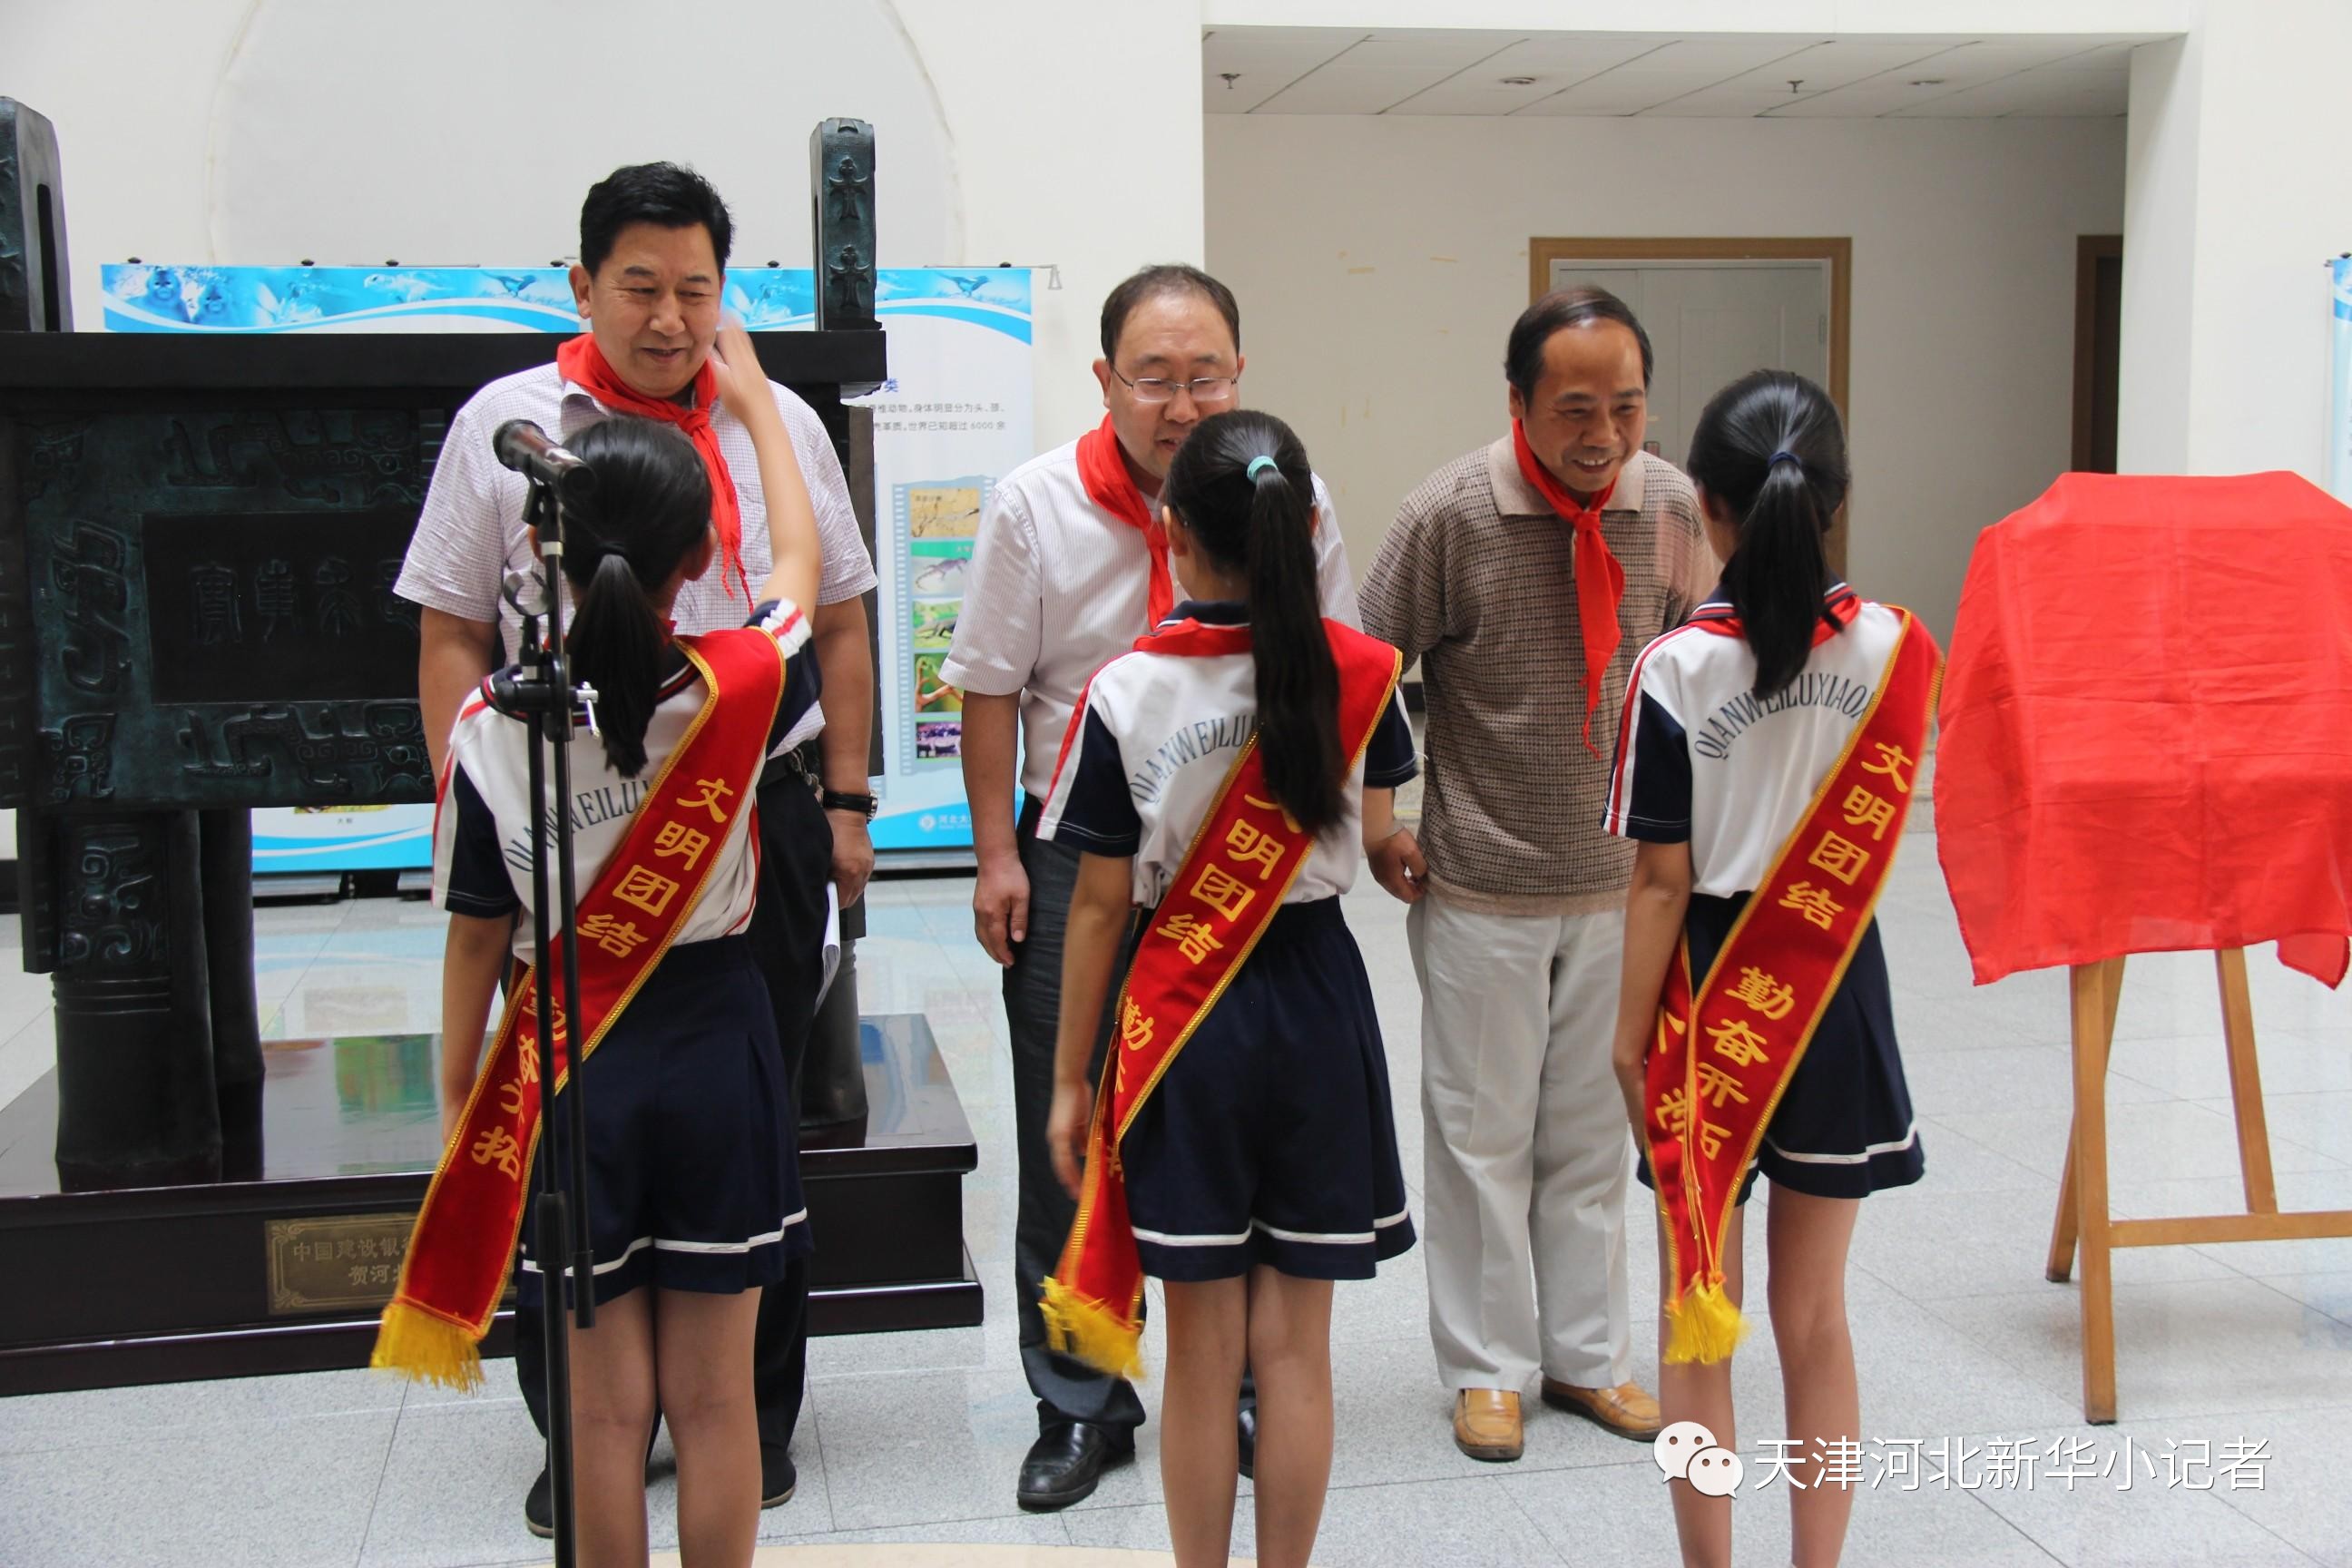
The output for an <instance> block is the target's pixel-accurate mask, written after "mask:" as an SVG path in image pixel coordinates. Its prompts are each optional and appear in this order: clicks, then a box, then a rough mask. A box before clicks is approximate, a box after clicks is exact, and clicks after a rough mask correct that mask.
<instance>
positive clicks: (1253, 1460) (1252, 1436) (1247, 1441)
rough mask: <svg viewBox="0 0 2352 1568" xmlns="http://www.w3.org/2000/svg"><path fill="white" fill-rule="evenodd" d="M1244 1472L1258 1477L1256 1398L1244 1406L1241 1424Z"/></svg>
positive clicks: (1252, 1477) (1240, 1433)
mask: <svg viewBox="0 0 2352 1568" xmlns="http://www.w3.org/2000/svg"><path fill="white" fill-rule="evenodd" d="M1239 1436H1240V1438H1241V1455H1242V1474H1243V1475H1244V1476H1247V1477H1248V1478H1249V1479H1251V1480H1255V1479H1257V1404H1256V1402H1255V1400H1253V1401H1252V1402H1250V1403H1249V1404H1247V1405H1243V1406H1242V1414H1241V1426H1240V1432H1239Z"/></svg>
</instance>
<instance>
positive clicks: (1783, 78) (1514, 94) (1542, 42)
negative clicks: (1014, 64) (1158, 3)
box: [1201, 27, 2147, 119]
mask: <svg viewBox="0 0 2352 1568" xmlns="http://www.w3.org/2000/svg"><path fill="white" fill-rule="evenodd" d="M2143 42H2147V38H2146V37H2140V36H2137V35H2127V34H2105V35H2066V36H2037V37H2019V36H2015V35H2011V36H2009V37H1973V38H1972V37H1965V36H1963V37H1928V36H1924V35H1923V36H1917V37H1913V36H1909V35H1906V36H1903V37H1889V36H1886V35H1883V34H1881V35H1868V34H1854V35H1848V36H1844V37H1836V38H1829V39H1824V38H1822V37H1819V36H1817V35H1816V36H1811V37H1808V36H1806V35H1802V34H1781V35H1756V36H1738V35H1707V36H1704V37H1670V36H1660V35H1643V34H1625V33H1588V34H1579V33H1546V34H1535V35H1513V34H1510V33H1507V32H1503V31H1499V30H1465V29H1460V28H1425V29H1415V30H1402V31H1398V30H1390V31H1372V32H1366V31H1362V30H1360V29H1350V28H1341V27H1226V28H1220V29H1217V30H1215V31H1213V32H1211V33H1209V34H1207V35H1205V36H1204V37H1203V38H1202V47H1201V58H1202V81H1201V91H1202V107H1203V109H1204V110H1206V111H1208V112H1210V113H1213V114H1239V113H1251V112H1256V113H1267V114H1383V113H1396V114H1412V115H1482V116H1493V115H1504V114H1516V115H1529V116H1539V117H1549V118H1557V117H1565V116H1574V115H1632V114H1643V113H1647V114H1650V115H1652V116H1653V117H1661V118H1671V117H1695V116H1723V115H1763V116H1767V117H1770V118H1775V119H1832V118H1869V117H1874V116H1899V117H1901V118H1905V119H1959V118H1984V119H1993V118H2000V117H2003V116H2010V115H2029V114H2030V115H2105V114H2116V113H2121V112H2123V111H2124V108H2125V106H2126V100H2128V97H2129V91H2130V69H2131V51H2132V49H2133V48H2134V47H2136V46H2137V44H2140V43H2143ZM1227 72H1231V73H1233V74H1234V80H1233V82H1232V83H1231V84H1230V85H1229V84H1228V83H1227V82H1226V81H1225V80H1224V79H1223V73H1227ZM1521 77H1526V78H1531V80H1528V81H1516V80H1506V79H1512V78H1521ZM1791 80H1795V81H1797V82H1799V83H1801V89H1800V90H1799V91H1797V92H1794V93H1792V92H1790V90H1789V88H1788V83H1789V82H1790V81H1791ZM1915 83H1918V84H1925V85H1914V84H1915Z"/></svg>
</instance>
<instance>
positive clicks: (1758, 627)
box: [1607, 371, 1938, 1568]
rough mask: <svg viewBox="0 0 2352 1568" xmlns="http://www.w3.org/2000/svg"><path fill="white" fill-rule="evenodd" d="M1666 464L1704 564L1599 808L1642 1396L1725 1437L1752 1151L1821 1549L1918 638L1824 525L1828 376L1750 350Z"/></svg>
mask: <svg viewBox="0 0 2352 1568" xmlns="http://www.w3.org/2000/svg"><path fill="white" fill-rule="evenodd" d="M1686 467H1687V468H1688V470H1689V473H1690V477H1691V479H1692V482H1693V484H1694V486H1695V487H1696V490H1697V494H1698V499H1699V502H1700V505H1701V507H1702V509H1703V510H1704V511H1705V513H1706V526H1707V531H1708V534H1709V537H1710V541H1711V542H1712V543H1713V544H1714V546H1715V550H1716V552H1717V554H1718V555H1719V556H1721V557H1723V558H1724V559H1725V563H1726V564H1725V566H1724V570H1723V581H1722V585H1721V587H1720V588H1719V589H1718V590H1717V592H1716V593H1715V595H1712V596H1711V597H1710V598H1709V600H1708V601H1707V602H1706V604H1704V605H1701V606H1700V607H1699V608H1698V610H1697V611H1696V612H1695V613H1694V615H1693V616H1692V618H1691V620H1690V621H1689V622H1688V623H1687V624H1685V626H1682V627H1680V628H1679V629H1677V630H1675V631H1672V632H1669V633H1667V634H1666V635H1665V636H1664V637H1660V638H1659V639H1658V640H1657V641H1655V642H1654V643H1652V644H1651V645H1650V646H1649V647H1648V648H1647V649H1646V650H1644V651H1643V654H1642V656H1641V658H1639V659H1638V660H1636V661H1635V663H1634V666H1633V678H1632V681H1631V684H1630V689H1629V690H1628V691H1627V693H1626V696H1625V706H1624V710H1623V715H1622V727H1621V731H1620V734H1619V737H1618V743H1617V763H1616V771H1615V773H1614V775H1613V777H1612V783H1611V788H1610V795H1609V806H1608V820H1607V826H1609V828H1610V829H1611V830H1612V831H1613V832H1616V833H1618V834H1621V835H1622V836H1624V837H1629V838H1633V839H1636V840H1638V841H1639V848H1638V850H1637V851H1636V858H1635V860H1634V866H1633V889H1632V891H1631V893H1630V894H1629V903H1628V907H1627V912H1626V922H1625V956H1624V970H1623V985H1622V992H1621V1000H1620V1005H1619V1014H1618V1024H1617V1033H1616V1047H1615V1066H1616V1069H1617V1075H1618V1080H1619V1083H1620V1085H1621V1087H1622V1089H1623V1092H1624V1096H1625V1110H1626V1114H1627V1116H1628V1118H1629V1119H1630V1120H1631V1121H1632V1124H1633V1131H1634V1138H1635V1142H1636V1144H1637V1145H1638V1146H1639V1147H1640V1148H1641V1150H1642V1152H1643V1165H1642V1179H1643V1183H1644V1184H1647V1185H1649V1186H1651V1187H1652V1188H1653V1189H1654V1190H1655V1191H1656V1192H1657V1194H1658V1198H1659V1216H1660V1217H1659V1226H1660V1241H1661V1246H1660V1248H1659V1251H1660V1258H1661V1264H1662V1274H1663V1278H1662V1280H1661V1294H1660V1300H1661V1301H1662V1303H1663V1310H1662V1312H1661V1321H1660V1328H1659V1339H1660V1345H1659V1349H1660V1359H1661V1361H1662V1362H1663V1363H1664V1365H1663V1367H1662V1369H1661V1375H1660V1380H1659V1389H1658V1393H1659V1396H1660V1403H1661V1405H1663V1407H1664V1419H1665V1421H1666V1422H1667V1423H1668V1430H1670V1431H1671V1430H1672V1429H1673V1426H1674V1424H1675V1423H1680V1422H1694V1421H1695V1422H1697V1423H1699V1424H1701V1425H1702V1426H1705V1427H1706V1430H1707V1432H1708V1433H1709V1434H1710V1441H1712V1442H1713V1443H1714V1444H1715V1445H1716V1446H1717V1447H1722V1448H1724V1449H1727V1450H1728V1451H1730V1452H1733V1453H1737V1452H1738V1449H1739V1444H1738V1434H1737V1432H1736V1430H1735V1426H1734V1419H1733V1409H1732V1399H1731V1367H1730V1360H1731V1354H1732V1351H1733V1348H1734V1346H1735V1345H1736V1344H1737V1343H1738V1340H1739V1338H1740V1333H1741V1327H1742V1324H1741V1318H1740V1300H1741V1293H1742V1268H1741V1256H1740V1253H1741V1242H1742V1234H1743V1233H1742V1227H1741V1224H1740V1214H1741V1209H1740V1207H1739V1205H1742V1204H1744V1203H1745V1202H1746V1200H1747V1197H1748V1192H1749V1190H1750V1189H1751V1188H1752V1187H1753V1185H1754V1184H1755V1179H1756V1176H1757V1174H1758V1173H1759V1172H1760V1173H1762V1174H1764V1175H1767V1176H1769V1177H1770V1178H1771V1180H1772V1183H1773V1187H1774V1191H1773V1194H1772V1204H1771V1208H1770V1212H1769V1229H1770V1231H1771V1238H1770V1246H1771V1257H1772V1269H1771V1275H1770V1278H1769V1281H1768V1288H1769V1293H1770V1297H1771V1319H1772V1336H1773V1340H1774V1342H1775V1343H1776V1345H1777V1347H1778V1349H1779V1352H1780V1366H1781V1373H1782V1377H1783V1381H1784V1390H1783V1393H1784V1402H1785V1413H1786V1420H1785V1425H1784V1426H1782V1427H1781V1429H1782V1430H1784V1431H1788V1432H1790V1433H1800V1434H1802V1435H1804V1436H1805V1437H1806V1438H1807V1439H1808V1440H1809V1444H1810V1447H1811V1448H1812V1449H1813V1450H1814V1458H1813V1459H1812V1460H1811V1461H1810V1462H1806V1463H1800V1464H1798V1465H1797V1466H1795V1467H1794V1469H1793V1472H1792V1476H1791V1479H1792V1482H1795V1483H1798V1484H1799V1485H1801V1488H1802V1489H1798V1488H1797V1486H1792V1487H1791V1489H1790V1520H1791V1528H1792V1534H1793V1542H1792V1550H1791V1558H1792V1560H1793V1561H1794V1562H1796V1563H1801V1564H1803V1565H1804V1568H1825V1565H1827V1564H1831V1563H1835V1562H1836V1561H1837V1560H1838V1554H1839V1552H1840V1551H1841V1549H1842V1548H1843V1542H1844V1539H1845V1532H1846V1525H1847V1521H1848V1520H1849V1518H1850V1516H1851V1513H1852V1510H1853V1499H1854V1491H1853V1489H1851V1488H1848V1487H1844V1486H1841V1485H1838V1484H1836V1483H1835V1482H1834V1480H1824V1479H1823V1478H1822V1476H1821V1475H1820V1474H1819V1473H1818V1472H1819V1471H1820V1469H1821V1468H1822V1467H1821V1464H1820V1459H1819V1457H1820V1454H1821V1453H1823V1452H1829V1451H1833V1450H1832V1447H1831V1446H1832V1445H1833V1444H1835V1443H1836V1442H1838V1441H1840V1440H1850V1441H1853V1442H1857V1443H1858V1442H1860V1441H1861V1438H1862V1425H1861V1402H1860V1395H1859V1393H1858V1391H1857V1388H1856V1384H1855V1375H1854V1361H1853V1339H1852V1337H1851V1335H1850V1334H1849V1332H1848V1330H1847V1327H1846V1310H1845V1293H1844V1289H1845V1264H1846V1251H1847V1247H1848V1243H1849V1242H1850V1241H1851V1239H1852V1237H1853V1226H1854V1222H1855V1219H1856V1217H1857V1215H1858V1213H1859V1210H1860V1208H1861V1203H1860V1200H1861V1199H1862V1198H1864V1197H1865V1196H1867V1195H1869V1194H1871V1193H1874V1192H1876V1191H1879V1190H1880V1189H1882V1188H1886V1187H1896V1186H1902V1185H1905V1184H1909V1183H1912V1182H1916V1181H1917V1180H1918V1179H1919V1177H1920V1175H1921V1173H1922V1171H1923V1169H1924V1162H1923V1156H1922V1153H1921V1150H1920V1145H1919V1133H1918V1129H1917V1127H1916V1124H1915V1123H1914V1121H1913V1120H1912V1113H1911V1097H1910V1092H1909V1090H1908V1089H1907V1088H1906V1084H1905V1081H1904V1075H1903V1061H1902V1057H1901V1055H1900V1053H1899V1052H1898V1051H1897V1049H1896V1047H1895V1020H1894V1006H1893V999H1892V995H1891V994H1890V992H1889V989H1888V985H1887V976H1886V958H1885V952H1884V950H1883V949H1882V948H1881V946H1880V944H1879V936H1878V927H1877V923H1876V921H1875V920H1874V917H1873V915H1872V912H1871V910H1872V905H1873V904H1874V901H1875V900H1876V897H1877V893H1878V890H1879V889H1880V888H1881V887H1883V886H1884V883H1885V875H1886V870H1887V867H1888V864H1889V863H1890V862H1891V861H1892V859H1893V858H1894V856H1895V849H1896V847H1897V846H1898V844H1899V843H1900V842H1901V836H1902V830H1903V823H1904V820H1905V816H1906V813H1907V811H1908V809H1909V805H1910V802H1911V799H1912V795H1913V790H1914V787H1915V784H1916V776H1917V774H1916V770H1917V767H1918V763H1919V759H1920V756H1921V754H1922V752H1924V750H1925V743H1926V731H1927V713H1928V710H1929V709H1930V708H1931V707H1932V705H1933V702H1934V693H1935V682H1936V671H1937V659H1938V656H1937V651H1936V646H1935V642H1934V639H1933V638H1932V637H1929V636H1928V635H1927V632H1926V631H1925V630H1924V629H1923V628H1921V627H1920V626H1918V624H1917V622H1916V620H1914V619H1913V618H1912V616H1910V614H1909V613H1908V612H1907V611H1905V610H1901V609H1898V608H1895V607H1893V606H1891V605H1880V604H1874V603H1873V602H1871V601H1869V600H1866V599H1864V598H1862V597H1861V596H1860V595H1857V594H1855V593H1854V591H1853V589H1852V588H1849V587H1848V586H1846V585H1845V584H1843V583H1842V582H1840V581H1839V580H1838V578H1837V575H1836V574H1835V573H1833V572H1832V571H1831V569H1830V565H1829V559H1828V555H1827V552H1826V550H1825V548H1824V541H1825V539H1826V536H1827V534H1828V532H1829V529H1830V524H1831V521H1832V518H1834V517H1835V515H1836V513H1837V510H1838V508H1839V507H1840V506H1841V505H1843V502H1844V500H1845V497H1846V489H1847V484H1848V471H1847V467H1846V450H1845V432H1844V429H1843V426H1842V425H1841V423H1840V421H1839V418H1838V412H1837V408H1836V406H1835V405H1833V404H1832V403H1831V401H1830V399H1829V395H1828V394H1826V393H1824V392H1823V391H1822V389H1821V388H1820V387H1819V386H1817V385H1815V384H1813V383H1811V382H1810V381H1807V380H1806V379H1804V378H1803V377H1802V376H1799V375H1793V374H1789V373H1787V372H1784V371H1758V372H1755V373H1753V374H1749V375H1747V376H1744V377H1742V378H1741V379H1740V380H1738V381H1737V382H1734V383H1733V384H1731V385H1729V386H1727V387H1726V388H1725V389H1724V390H1723V391H1722V392H1720V393H1718V394H1717V395H1716V396H1715V398H1714V400H1713V401H1712V402H1710V403H1709V404H1708V405H1706V411H1705V412H1704V413H1703V414H1702V415H1701V416H1699V420H1698V424H1697V426H1696V428H1695V429H1694V430H1693V432H1692V435H1691V443H1690V451H1689V456H1688V460H1687V463H1686ZM1670 1486H1671V1489H1672V1494H1673V1500H1674V1511H1675V1525H1676V1529H1677V1532H1678V1534H1679V1535H1680V1538H1681V1542H1682V1552H1683V1561H1684V1562H1685V1563H1689V1564H1694V1565H1696V1564H1723V1563H1729V1562H1730V1560H1731V1504H1730V1500H1729V1499H1728V1498H1727V1497H1725V1496H1722V1495H1706V1494H1703V1493H1702V1492H1700V1491H1699V1490H1698V1489H1696V1488H1695V1487H1694V1486H1693V1485H1692V1484H1691V1483H1690V1481H1688V1480H1687V1479H1685V1480H1677V1481H1675V1482H1672V1483H1670Z"/></svg>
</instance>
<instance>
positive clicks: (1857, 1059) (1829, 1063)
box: [1640, 893, 1927, 1203]
mask: <svg viewBox="0 0 2352 1568" xmlns="http://www.w3.org/2000/svg"><path fill="white" fill-rule="evenodd" d="M1747 906H1748V895H1747V894H1744V893H1743V894H1741V895H1739V896H1738V897H1737V898H1730V899H1721V898H1713V897H1709V896H1706V895H1704V894H1694V895H1693V896H1692V898H1691V901H1690V912H1689V914H1688V915H1686V916H1685V918H1684V921H1683V930H1684V931H1685V934H1687V935H1688V937H1689V939H1690V960H1691V976H1692V979H1693V981H1694V982H1696V981H1697V980H1698V978H1699V977H1700V976H1703V975H1704V974H1706V971H1707V968H1708V966H1709V965H1711V964H1713V963H1715V955H1716V954H1717V953H1718V952H1721V951H1722V950H1723V943H1724V941H1725V939H1726V938H1727V937H1728V936H1730V934H1731V928H1732V925H1733V923H1734V922H1735V921H1738V919H1739V911H1740V910H1743V909H1745V908H1747ZM1926 1169H1927V1161H1926V1156H1925V1154H1924V1153H1923V1152H1922V1151H1921V1150H1920V1147H1919V1129H1918V1126H1917V1123H1916V1121H1913V1119H1912V1115H1911V1090H1910V1088H1909V1086H1908V1085H1907V1084H1906V1083H1905V1081H1904V1079H1903V1058H1902V1055H1901V1053H1900V1052H1898V1051H1897V1050H1896V1049H1895V998H1894V995H1893V994H1892V993H1891V992H1890V991H1889V990H1888V988H1887V984H1886V950H1885V947H1883V946H1882V945H1881V944H1880V942H1879V940H1878V921H1877V920H1876V919H1875V918H1874V919H1873V920H1872V921H1871V922H1870V929H1869V930H1868V931H1864V932H1863V936H1862V942H1861V943H1860V945H1859V946H1857V947H1856V948H1855V950H1854V955H1853V963H1851V964H1849V965H1847V966H1846V972H1845V978H1844V980H1843V981H1842V982H1841V983H1840V984H1839V985H1838V989H1837V994H1835V995H1834V996H1832V997H1831V998H1830V1005H1829V1007H1828V1009H1827V1010H1826V1011H1824V1012H1823V1013H1822V1021H1821V1025H1820V1026H1819V1027H1818V1028H1816V1029H1815V1030H1814V1031H1813V1040H1812V1044H1811V1045H1810V1046H1808V1047H1806V1048H1805V1056H1804V1059H1803V1060H1802V1061H1801V1062H1799V1063H1798V1064H1797V1070H1796V1073H1795V1075H1794V1076H1793V1077H1792V1078H1790V1080H1789V1089H1788V1092H1787V1093H1785V1094H1783V1095H1782V1096H1781V1097H1780V1104H1779V1105H1778V1106H1776V1107H1775V1108H1774V1109H1773V1111H1772V1121H1771V1122H1770V1124H1769V1125H1768V1126H1767V1127H1766V1128H1765V1129H1764V1142H1763V1145H1762V1147H1761V1148H1759V1150H1758V1151H1757V1156H1756V1165H1755V1167H1754V1168H1753V1169H1751V1170H1750V1171H1749V1172H1748V1179H1747V1181H1746V1182H1745V1183H1743V1184H1741V1186H1740V1189H1739V1199H1740V1201H1741V1202H1742V1203H1745V1202H1747V1200H1748V1194H1749V1193H1750V1192H1751V1191H1753V1190H1754V1188H1755V1185H1756V1176H1757V1173H1758V1172H1759V1171H1760V1172H1761V1173H1763V1174H1765V1175H1767V1176H1769V1177H1771V1178H1772V1182H1773V1184H1774V1185H1775V1186H1783V1187H1788V1188H1790V1189H1792V1190H1794V1191H1796V1192H1800V1193H1806V1194H1811V1195H1812V1196H1814V1197H1821V1198H1862V1197H1868V1196H1869V1195H1870V1194H1872V1193H1874V1192H1878V1191H1880V1190H1881V1189H1883V1188H1886V1187H1902V1186H1908V1185H1910V1184H1912V1183H1914V1182H1916V1181H1917V1180H1918V1179H1919V1178H1920V1176H1921V1175H1922V1174H1923V1173H1925V1171H1926ZM1640 1175H1641V1178H1642V1184H1643V1186H1650V1185H1652V1183H1651V1180H1650V1171H1649V1163H1648V1161H1647V1160H1646V1159H1645V1160H1644V1161H1643V1164H1642V1169H1641V1172H1640Z"/></svg>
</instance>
